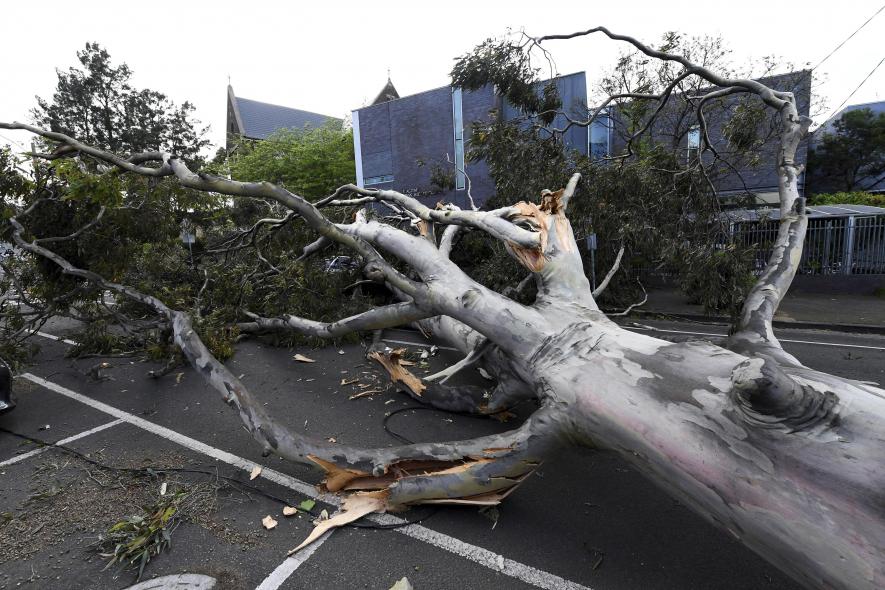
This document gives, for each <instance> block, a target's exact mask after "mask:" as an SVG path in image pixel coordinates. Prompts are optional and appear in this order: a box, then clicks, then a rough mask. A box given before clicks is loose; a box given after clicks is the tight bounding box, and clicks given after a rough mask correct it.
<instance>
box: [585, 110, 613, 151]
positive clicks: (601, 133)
mask: <svg viewBox="0 0 885 590" xmlns="http://www.w3.org/2000/svg"><path fill="white" fill-rule="evenodd" d="M611 141H612V120H611V116H609V114H608V113H607V112H606V111H602V112H601V113H599V114H598V115H597V116H596V118H595V119H593V122H592V123H591V124H590V150H589V151H590V159H591V160H601V159H603V158H607V157H609V156H610V155H611V147H612V146H611Z"/></svg>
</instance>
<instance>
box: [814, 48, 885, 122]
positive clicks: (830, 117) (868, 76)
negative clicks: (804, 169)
mask: <svg viewBox="0 0 885 590" xmlns="http://www.w3.org/2000/svg"><path fill="white" fill-rule="evenodd" d="M882 62H885V57H883V58H882V59H880V60H879V63H877V64H876V67H874V68H873V69H872V71H871V72H870V73H869V74H867V77H866V78H864V79H863V80H861V81H860V84H858V85H857V87H856V88H855V89H854V90H852V91H851V94H849V95H848V97H847V98H846V99H845V100H843V101H842V104H840V105H839V106H837V107H836V108H835V109H833V112H831V113H830V116H829V117H827V119H826V121H824V122H823V123H821V125H820V126H821V127H823V126H824V125H826V124H827V123H828V122H829V120H830V119H832V118H833V116H834V115H835V114H836V113H838V112H839V109H841V108H842V107H843V106H845V103H846V102H848V101H849V100H851V97H852V96H854V93H855V92H857V91H858V90H860V87H861V86H863V85H864V84H865V83H866V81H867V80H869V79H870V77H871V76H872V75H873V74H875V73H876V70H878V69H879V66H881V65H882Z"/></svg>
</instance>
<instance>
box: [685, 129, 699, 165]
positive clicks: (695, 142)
mask: <svg viewBox="0 0 885 590" xmlns="http://www.w3.org/2000/svg"><path fill="white" fill-rule="evenodd" d="M687 144H688V152H687V153H686V160H687V161H688V163H691V162H694V161H695V160H696V159H697V157H698V152H699V151H700V149H701V128H700V127H699V126H697V125H693V126H692V128H691V129H689V130H688V137H687Z"/></svg>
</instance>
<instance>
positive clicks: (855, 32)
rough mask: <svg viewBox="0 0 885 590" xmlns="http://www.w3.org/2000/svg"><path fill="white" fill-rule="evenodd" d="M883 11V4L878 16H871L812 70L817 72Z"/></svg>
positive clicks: (884, 8)
mask: <svg viewBox="0 0 885 590" xmlns="http://www.w3.org/2000/svg"><path fill="white" fill-rule="evenodd" d="M883 10H885V4H883V5H882V6H880V7H879V10H877V11H876V14H874V15H873V16H871V17H870V18H868V19H867V20H865V21H864V23H863V24H862V25H861V26H859V27H857V29H856V30H855V31H854V32H853V33H851V34H850V35H848V38H847V39H845V40H844V41H842V42H841V43H839V44H838V45H836V48H835V49H834V50H832V51H831V52H829V53H828V54H827V56H826V57H825V58H823V59H822V60H820V61H819V62H818V63H817V65H816V66H814V67H813V68H811V69H812V70H816V69H817V68H819V67H820V66H821V64H823V63H824V62H825V61H827V60H828V59H830V57H831V56H832V55H833V54H834V53H836V52H837V51H839V49H841V48H842V46H843V45H845V44H846V43H848V42H849V41H850V40H851V38H852V37H854V36H855V35H857V34H858V33H859V32H860V30H861V29H862V28H864V27H865V26H867V24H869V22H870V21H871V20H873V19H874V18H876V17H877V16H879V13H880V12H882V11H883Z"/></svg>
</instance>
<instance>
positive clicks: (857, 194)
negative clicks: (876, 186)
mask: <svg viewBox="0 0 885 590" xmlns="http://www.w3.org/2000/svg"><path fill="white" fill-rule="evenodd" d="M808 204H809V205H869V206H871V207H885V194H882V193H865V192H863V191H854V192H839V193H819V194H816V195H812V196H811V198H810V199H809V203H808Z"/></svg>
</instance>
